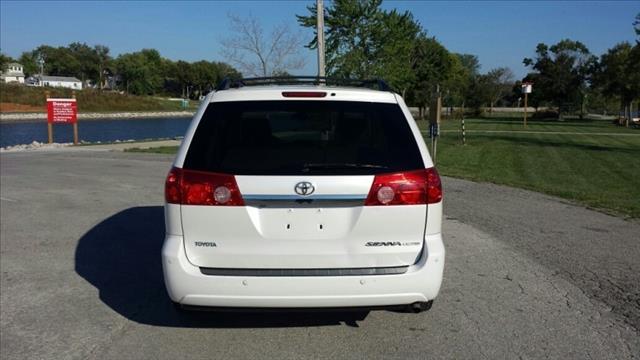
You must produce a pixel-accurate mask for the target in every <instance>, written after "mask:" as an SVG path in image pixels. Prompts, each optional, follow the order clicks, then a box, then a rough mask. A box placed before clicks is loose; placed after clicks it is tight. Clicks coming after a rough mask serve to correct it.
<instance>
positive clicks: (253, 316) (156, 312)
mask: <svg viewBox="0 0 640 360" xmlns="http://www.w3.org/2000/svg"><path fill="white" fill-rule="evenodd" d="M163 240H164V212H163V208H162V207H161V206H143V207H133V208H129V209H126V210H123V211H120V212H118V213H116V214H114V215H112V216H110V217H108V218H106V219H104V220H103V221H101V222H100V223H99V224H97V225H95V226H94V227H93V228H91V229H90V230H89V231H87V233H86V234H84V235H83V236H82V238H80V240H79V242H78V246H77V248H76V253H75V270H76V272H77V273H78V275H80V276H81V277H82V278H84V279H85V280H87V281H88V282H89V283H91V284H92V285H93V286H95V287H96V288H97V289H98V291H99V296H100V300H101V301H102V302H103V303H104V304H106V305H107V306H109V307H110V308H111V309H113V310H114V311H116V312H117V313H118V314H120V315H122V316H124V317H126V318H127V319H129V320H132V321H136V322H138V323H142V324H148V325H156V326H169V327H198V328H266V327H305V326H327V325H342V324H345V325H348V326H356V327H357V326H358V325H357V323H356V321H359V320H364V319H365V318H366V316H367V315H368V312H366V311H357V312H352V311H349V312H329V311H322V312H304V311H303V312H300V311H296V312H253V313H252V312H183V311H178V310H176V309H175V307H174V306H173V304H172V302H171V301H170V299H169V297H168V295H167V293H166V290H165V287H164V279H163V274H162V264H161V261H160V250H161V248H162V242H163Z"/></svg>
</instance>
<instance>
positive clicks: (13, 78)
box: [0, 63, 24, 84]
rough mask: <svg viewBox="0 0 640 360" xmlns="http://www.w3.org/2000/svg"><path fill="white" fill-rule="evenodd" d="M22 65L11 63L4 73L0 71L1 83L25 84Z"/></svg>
mask: <svg viewBox="0 0 640 360" xmlns="http://www.w3.org/2000/svg"><path fill="white" fill-rule="evenodd" d="M22 69H23V68H22V65H20V64H18V63H9V64H7V67H6V69H5V70H4V71H0V81H2V82H5V83H12V82H17V83H19V84H24V73H23V72H22Z"/></svg>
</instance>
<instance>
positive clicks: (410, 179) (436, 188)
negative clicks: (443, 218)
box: [364, 168, 442, 206]
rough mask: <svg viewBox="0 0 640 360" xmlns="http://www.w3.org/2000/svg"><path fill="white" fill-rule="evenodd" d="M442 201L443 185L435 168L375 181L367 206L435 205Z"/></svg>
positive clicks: (386, 176) (380, 177)
mask: <svg viewBox="0 0 640 360" xmlns="http://www.w3.org/2000/svg"><path fill="white" fill-rule="evenodd" d="M441 200H442V184H441V183H440V176H439V175H438V172H437V171H436V169H435V168H429V169H424V170H415V171H407V172H402V173H394V174H379V175H376V176H375V178H374V179H373V185H371V190H369V196H367V200H366V201H365V203H364V204H365V206H377V205H419V204H434V203H437V202H440V201H441Z"/></svg>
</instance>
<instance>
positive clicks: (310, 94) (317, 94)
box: [282, 91, 327, 98]
mask: <svg viewBox="0 0 640 360" xmlns="http://www.w3.org/2000/svg"><path fill="white" fill-rule="evenodd" d="M282 96H284V97H299V98H322V97H326V96H327V93H326V92H324V91H283V92H282Z"/></svg>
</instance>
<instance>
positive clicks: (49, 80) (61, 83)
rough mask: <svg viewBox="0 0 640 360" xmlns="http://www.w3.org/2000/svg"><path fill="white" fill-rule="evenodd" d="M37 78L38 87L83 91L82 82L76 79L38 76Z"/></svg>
mask: <svg viewBox="0 0 640 360" xmlns="http://www.w3.org/2000/svg"><path fill="white" fill-rule="evenodd" d="M35 78H36V80H37V84H36V86H50V87H62V88H69V89H74V90H82V81H80V80H78V79H77V78H75V77H68V76H47V75H43V76H40V75H36V76H35Z"/></svg>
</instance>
